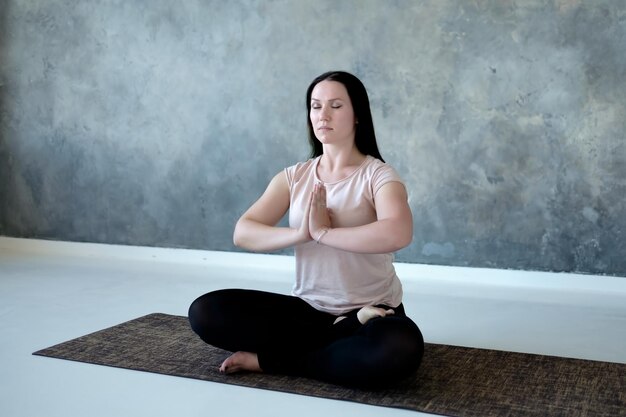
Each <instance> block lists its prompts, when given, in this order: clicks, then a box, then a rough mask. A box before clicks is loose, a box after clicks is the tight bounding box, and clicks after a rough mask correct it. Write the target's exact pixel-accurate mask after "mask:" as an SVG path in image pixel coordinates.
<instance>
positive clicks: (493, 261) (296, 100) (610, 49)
mask: <svg viewBox="0 0 626 417" xmlns="http://www.w3.org/2000/svg"><path fill="white" fill-rule="evenodd" d="M0 19H1V20H0V36H1V38H0V116H1V117H0V121H1V122H0V234H2V235H6V236H16V237H32V238H44V239H59V240H72V241H89V242H105V243H116V244H129V245H149V246H166V247H185V248H198V249H212V250H233V249H234V247H233V245H232V242H231V236H232V229H233V225H234V222H235V220H236V219H237V218H238V216H239V215H240V214H241V213H242V212H243V210H245V208H246V207H247V206H248V205H249V204H250V203H251V202H252V201H253V200H254V199H255V198H256V197H257V196H258V195H259V194H260V193H261V192H262V191H263V189H264V187H265V185H266V184H267V182H268V180H269V179H270V178H271V176H272V175H274V174H275V173H276V172H277V171H278V170H280V169H281V168H282V167H284V166H286V165H290V164H292V163H294V162H296V161H298V160H303V159H306V157H307V154H308V148H307V145H306V136H305V132H306V130H305V120H306V109H305V103H304V97H305V89H306V87H307V86H308V84H309V82H310V81H311V80H312V79H313V78H314V77H315V76H316V75H318V74H319V73H321V72H324V71H326V70H329V69H344V70H348V71H351V72H353V73H355V74H356V75H358V76H359V77H361V79H362V80H363V81H364V83H365V84H366V86H367V87H368V89H369V91H370V95H371V100H372V106H373V112H374V118H375V125H376V128H377V134H378V137H379V141H380V144H379V145H380V147H381V150H382V153H383V156H384V157H385V159H387V161H388V162H390V163H391V164H393V165H394V166H396V167H397V169H398V170H399V172H400V173H401V174H402V175H403V177H404V178H405V179H406V183H407V185H408V188H409V190H410V203H411V206H412V209H413V212H414V216H415V230H414V232H415V237H414V240H413V243H412V245H411V246H410V247H408V248H406V249H404V250H402V251H401V252H399V253H398V256H397V259H398V260H400V261H405V262H419V263H431V264H444V265H463V266H474V267H496V268H514V269H527V270H552V271H575V272H584V273H599V274H610V275H618V276H626V255H625V254H626V243H625V236H624V233H625V231H626V205H625V203H624V195H626V163H625V161H626V145H625V138H624V136H625V133H624V132H625V131H626V129H625V128H626V89H625V88H624V85H625V81H626V54H625V53H624V51H626V3H624V2H619V1H611V0H609V1H603V0H598V1H596V0H588V1H584V0H554V1H532V0H528V1H523V2H512V1H502V0H493V1H472V2H469V1H468V2H466V1H450V0H447V1H444V0H432V1H409V0H406V1H374V0H368V1H363V0H352V1H334V0H322V1H315V2H299V1H292V2H289V1H278V0H267V1H222V0H214V1H201V0H183V1H180V2H172V1H166V0H152V1H131V2H123V1H112V0H111V1H96V0H91V1H70V0H46V1H43V0H41V1H37V0H34V1H28V2H25V1H17V0H4V1H0Z"/></svg>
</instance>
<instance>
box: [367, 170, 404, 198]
mask: <svg viewBox="0 0 626 417" xmlns="http://www.w3.org/2000/svg"><path fill="white" fill-rule="evenodd" d="M390 182H399V183H400V184H402V185H403V186H405V185H404V181H402V178H401V177H400V175H399V174H398V172H397V171H396V170H395V169H394V168H393V167H392V166H391V165H388V164H385V163H381V164H380V166H378V167H377V168H376V169H375V170H374V173H373V175H372V195H374V196H375V195H376V193H377V192H378V190H380V187H382V186H383V185H385V184H387V183H390Z"/></svg>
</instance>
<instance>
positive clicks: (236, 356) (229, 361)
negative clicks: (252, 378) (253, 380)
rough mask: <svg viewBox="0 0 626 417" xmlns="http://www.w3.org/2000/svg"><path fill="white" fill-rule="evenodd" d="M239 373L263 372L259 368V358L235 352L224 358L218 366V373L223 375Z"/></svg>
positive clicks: (246, 353)
mask: <svg viewBox="0 0 626 417" xmlns="http://www.w3.org/2000/svg"><path fill="white" fill-rule="evenodd" d="M241 371H249V372H263V370H262V369H261V367H260V366H259V358H258V357H257V354H256V353H251V352H243V351H240V352H235V353H233V354H232V355H230V356H229V357H228V358H226V360H225V361H224V362H222V365H221V366H220V372H222V373H224V374H233V373H235V372H241Z"/></svg>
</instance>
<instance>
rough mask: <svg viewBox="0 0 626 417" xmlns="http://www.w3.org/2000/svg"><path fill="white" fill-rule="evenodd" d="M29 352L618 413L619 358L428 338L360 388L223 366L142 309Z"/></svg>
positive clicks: (217, 355) (425, 400)
mask: <svg viewBox="0 0 626 417" xmlns="http://www.w3.org/2000/svg"><path fill="white" fill-rule="evenodd" d="M34 354H35V355H40V356H48V357H54V358H60V359H68V360H73V361H79V362H87V363H92V364H98V365H106V366H113V367H119V368H125V369H133V370H138V371H146V372H154V373H159V374H166V375H174V376H181V377H187V378H195V379H201V380H206V381H214V382H221V383H227V384H234V385H241V386H246V387H253V388H261V389H268V390H275V391H281V392H288V393H293V394H301V395H309V396H314V397H323V398H331V399H336V400H346V401H354V402H359V403H364V404H371V405H376V406H383V407H397V408H403V409H410V410H415V411H421V412H426V413H432V414H441V415H447V416H458V417H473V416H476V417H479V416H480V417H488V416H498V417H502V416H511V417H513V416H515V417H520V416H522V417H523V416H542V417H545V416H567V417H573V416H607V417H609V416H611V417H615V416H626V365H624V364H618V363H609V362H597V361H588V360H580V359H567V358H559V357H553V356H543V355H530V354H522V353H513V352H503V351H496V350H488V349H473V348H464V347H456V346H447V345H435V344H426V348H425V353H424V359H423V361H422V366H421V367H420V369H419V371H418V372H417V373H416V375H415V376H414V377H411V378H409V379H408V380H406V381H403V382H402V383H400V384H398V385H397V386H394V387H393V388H389V389H385V390H381V391H362V390H358V389H351V388H346V387H342V386H337V385H333V384H328V383H324V382H320V381H316V380H311V379H307V378H300V377H289V376H284V375H269V374H255V373H241V374H234V375H223V374H221V373H219V372H218V370H217V369H218V366H219V364H220V363H221V362H222V361H223V360H224V359H225V358H226V357H227V356H229V354H230V353H229V352H226V351H223V350H220V349H217V348H214V347H211V346H208V345H206V344H205V343H204V342H202V341H201V340H200V339H199V338H198V337H197V336H196V335H195V334H194V333H193V332H192V331H191V329H190V328H189V324H188V322H187V318H186V317H180V316H172V315H167V314H160V313H155V314H150V315H147V316H144V317H140V318H138V319H135V320H131V321H128V322H126V323H122V324H119V325H117V326H114V327H111V328H108V329H105V330H101V331H98V332H95V333H92V334H89V335H86V336H83V337H79V338H77V339H73V340H70V341H68V342H64V343H61V344H58V345H56V346H52V347H50V348H47V349H43V350H40V351H38V352H35V353H34Z"/></svg>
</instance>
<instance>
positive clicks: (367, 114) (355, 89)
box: [306, 71, 385, 162]
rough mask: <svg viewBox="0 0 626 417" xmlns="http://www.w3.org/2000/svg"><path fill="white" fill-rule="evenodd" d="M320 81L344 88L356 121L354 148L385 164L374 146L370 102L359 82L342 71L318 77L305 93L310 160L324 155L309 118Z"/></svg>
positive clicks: (376, 146)
mask: <svg viewBox="0 0 626 417" xmlns="http://www.w3.org/2000/svg"><path fill="white" fill-rule="evenodd" d="M322 81H337V82H340V83H341V84H343V85H344V86H345V87H346V90H347V91H348V96H349V97H350V101H351V102H352V108H353V109H354V117H355V118H356V120H357V121H358V123H357V124H356V126H355V135H354V143H355V145H356V148H357V149H358V150H359V152H361V153H362V154H364V155H371V156H373V157H374V158H378V159H380V160H381V161H383V162H385V161H384V160H383V157H382V156H381V155H380V152H379V150H378V145H377V144H376V133H374V122H373V120H372V110H371V109H370V100H369V98H368V96H367V90H366V89H365V86H364V85H363V83H362V82H361V80H359V79H358V78H357V77H355V76H354V75H352V74H350V73H348V72H344V71H330V72H326V73H324V74H322V75H320V76H319V77H317V78H316V79H314V80H313V82H312V83H311V85H309V88H308V89H307V91H306V109H307V117H306V120H307V125H308V127H309V144H310V145H311V158H315V157H318V156H320V155H321V154H322V153H324V151H323V147H322V143H321V142H320V141H319V140H318V139H317V138H316V137H315V132H314V130H313V125H312V124H311V118H310V116H309V115H310V114H311V94H312V93H313V88H315V86H316V85H317V84H319V83H320V82H322Z"/></svg>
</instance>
